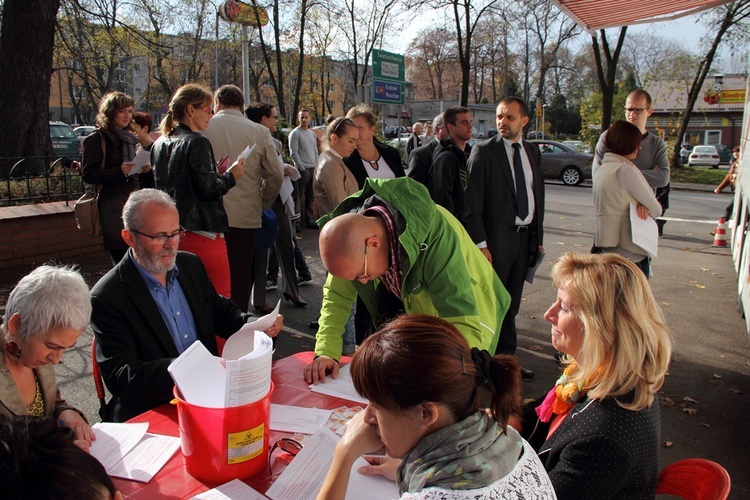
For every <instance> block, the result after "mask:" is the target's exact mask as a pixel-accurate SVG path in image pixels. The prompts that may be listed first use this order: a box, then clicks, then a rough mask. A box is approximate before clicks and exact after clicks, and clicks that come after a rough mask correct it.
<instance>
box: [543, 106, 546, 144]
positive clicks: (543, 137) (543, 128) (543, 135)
mask: <svg viewBox="0 0 750 500" xmlns="http://www.w3.org/2000/svg"><path fill="white" fill-rule="evenodd" d="M546 107H547V105H546V104H542V139H544V123H545V122H544V108H546Z"/></svg>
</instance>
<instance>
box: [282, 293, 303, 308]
mask: <svg viewBox="0 0 750 500" xmlns="http://www.w3.org/2000/svg"><path fill="white" fill-rule="evenodd" d="M284 298H285V299H286V300H289V301H291V302H292V304H294V305H295V306H297V307H307V302H305V300H304V299H303V298H302V297H300V296H299V295H296V296H294V297H292V296H291V295H289V294H288V293H286V292H284Z"/></svg>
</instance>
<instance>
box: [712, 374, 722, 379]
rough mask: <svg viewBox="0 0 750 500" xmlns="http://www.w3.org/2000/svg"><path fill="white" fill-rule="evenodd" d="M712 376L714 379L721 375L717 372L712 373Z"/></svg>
mask: <svg viewBox="0 0 750 500" xmlns="http://www.w3.org/2000/svg"><path fill="white" fill-rule="evenodd" d="M713 378H715V379H720V378H721V375H719V374H718V373H714V374H713Z"/></svg>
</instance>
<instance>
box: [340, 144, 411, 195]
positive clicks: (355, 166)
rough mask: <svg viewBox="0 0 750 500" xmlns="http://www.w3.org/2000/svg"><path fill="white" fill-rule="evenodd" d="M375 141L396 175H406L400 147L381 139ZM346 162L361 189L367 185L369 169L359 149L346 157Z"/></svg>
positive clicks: (381, 154)
mask: <svg viewBox="0 0 750 500" xmlns="http://www.w3.org/2000/svg"><path fill="white" fill-rule="evenodd" d="M374 143H375V147H376V148H377V150H378V151H379V152H380V156H382V157H383V159H384V160H385V162H386V163H387V164H388V166H389V167H391V170H393V173H394V174H396V177H405V176H406V172H404V166H403V165H402V164H401V155H400V154H399V153H398V149H396V148H394V147H393V146H389V145H388V144H383V143H382V142H379V141H374ZM344 164H345V165H346V166H347V167H348V168H349V170H350V171H351V172H352V173H353V174H354V177H355V178H356V179H357V184H358V185H359V189H362V188H363V187H364V186H365V179H367V170H365V166H364V165H362V157H361V156H359V151H357V150H356V149H355V150H354V152H353V153H352V154H351V155H349V158H345V159H344Z"/></svg>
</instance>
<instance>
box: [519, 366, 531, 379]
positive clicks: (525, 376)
mask: <svg viewBox="0 0 750 500" xmlns="http://www.w3.org/2000/svg"><path fill="white" fill-rule="evenodd" d="M521 378H522V379H524V380H531V379H532V378H534V372H532V371H531V370H527V369H526V368H524V367H523V366H522V367H521Z"/></svg>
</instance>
